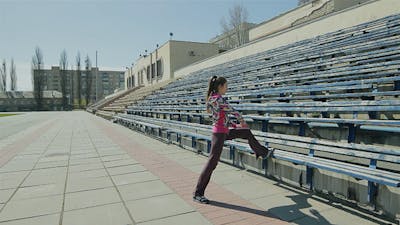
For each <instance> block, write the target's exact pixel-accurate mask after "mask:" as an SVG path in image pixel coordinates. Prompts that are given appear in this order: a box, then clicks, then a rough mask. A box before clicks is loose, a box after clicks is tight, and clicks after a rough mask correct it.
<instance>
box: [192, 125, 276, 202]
mask: <svg viewBox="0 0 400 225" xmlns="http://www.w3.org/2000/svg"><path fill="white" fill-rule="evenodd" d="M235 138H242V139H247V140H248V142H249V145H250V147H251V149H252V150H253V151H254V152H255V153H256V155H258V156H262V157H264V156H266V155H267V152H268V150H267V148H266V147H264V146H262V145H261V144H260V143H259V142H258V141H257V140H256V139H255V138H254V135H253V134H252V133H251V131H250V129H230V130H229V133H228V134H225V133H213V134H212V139H211V153H210V155H209V157H208V162H207V164H206V165H205V166H204V168H203V171H202V172H201V174H200V177H199V180H198V182H197V186H196V191H195V195H201V196H203V195H204V191H205V190H206V187H207V185H208V183H209V182H210V178H211V174H212V172H213V171H214V169H215V168H216V167H217V164H218V161H219V158H220V156H221V152H222V148H223V147H224V141H225V140H232V139H235Z"/></svg>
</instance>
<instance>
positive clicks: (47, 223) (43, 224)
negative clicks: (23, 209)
mask: <svg viewBox="0 0 400 225" xmlns="http://www.w3.org/2000/svg"><path fill="white" fill-rule="evenodd" d="M59 221H60V214H58V213H57V214H51V215H46V216H37V217H32V218H27V219H18V220H12V221H9V222H0V225H57V224H59Z"/></svg>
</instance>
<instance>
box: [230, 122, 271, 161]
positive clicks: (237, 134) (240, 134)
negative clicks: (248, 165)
mask: <svg viewBox="0 0 400 225" xmlns="http://www.w3.org/2000/svg"><path fill="white" fill-rule="evenodd" d="M235 138H242V139H247V140H248V142H249V145H250V148H251V149H252V150H253V151H254V152H255V153H256V157H258V156H261V157H266V156H267V155H268V149H267V148H266V147H265V146H263V145H261V144H260V142H258V141H257V139H256V138H255V137H254V135H253V133H251V130H250V129H230V130H229V133H228V136H227V137H226V140H232V139H235Z"/></svg>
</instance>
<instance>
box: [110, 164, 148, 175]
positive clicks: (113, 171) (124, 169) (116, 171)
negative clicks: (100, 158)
mask: <svg viewBox="0 0 400 225" xmlns="http://www.w3.org/2000/svg"><path fill="white" fill-rule="evenodd" d="M146 170H147V169H146V168H145V167H143V166H142V165H140V164H134V165H127V166H118V167H111V168H108V169H107V171H108V173H109V174H110V175H121V174H127V173H137V172H143V171H146Z"/></svg>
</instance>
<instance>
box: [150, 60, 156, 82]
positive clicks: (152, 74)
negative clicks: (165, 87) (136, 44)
mask: <svg viewBox="0 0 400 225" xmlns="http://www.w3.org/2000/svg"><path fill="white" fill-rule="evenodd" d="M155 76H156V64H155V63H153V64H151V78H154V77H155Z"/></svg>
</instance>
